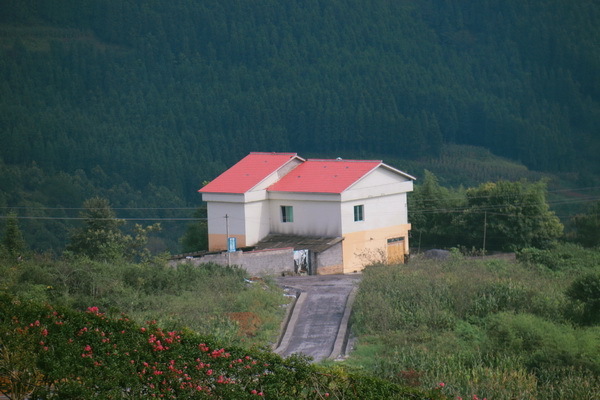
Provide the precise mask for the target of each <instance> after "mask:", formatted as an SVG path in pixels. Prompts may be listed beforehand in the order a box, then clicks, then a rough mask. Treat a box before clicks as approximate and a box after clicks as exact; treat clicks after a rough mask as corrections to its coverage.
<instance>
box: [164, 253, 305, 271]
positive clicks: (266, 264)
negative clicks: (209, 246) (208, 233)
mask: <svg viewBox="0 0 600 400" xmlns="http://www.w3.org/2000/svg"><path fill="white" fill-rule="evenodd" d="M186 262H187V263H191V264H192V265H200V264H206V263H215V264H219V265H228V264H229V265H237V266H239V267H241V268H243V269H245V270H246V271H248V274H250V275H252V276H266V275H284V274H286V275H287V274H293V273H294V249H293V248H291V247H290V248H285V249H273V250H258V251H246V252H243V251H236V252H234V253H226V252H223V253H216V254H207V255H204V256H201V257H188V258H183V259H179V260H174V261H171V265H172V266H176V265H177V264H182V263H186Z"/></svg>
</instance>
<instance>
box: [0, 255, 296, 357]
mask: <svg viewBox="0 0 600 400" xmlns="http://www.w3.org/2000/svg"><path fill="white" fill-rule="evenodd" d="M0 274H1V275H2V276H3V280H2V283H0V289H2V290H6V291H7V292H9V293H12V294H15V295H17V296H19V297H20V298H22V299H29V300H34V301H39V302H50V303H52V304H57V305H62V306H67V307H71V308H74V309H78V310H86V309H87V308H88V307H91V306H94V307H99V308H100V309H101V310H102V312H108V313H109V314H112V315H118V314H119V313H125V314H127V315H129V316H130V317H132V318H134V319H135V320H136V321H138V322H139V323H144V322H145V321H148V320H157V322H158V323H159V324H160V325H161V326H163V327H165V328H172V329H181V328H189V329H191V330H193V331H195V332H197V333H199V334H204V335H211V336H215V337H217V338H218V339H220V340H223V341H226V342H227V343H230V344H232V345H244V346H268V345H270V344H271V343H273V342H274V341H276V340H277V337H278V335H279V328H280V324H281V320H282V319H283V316H284V313H285V308H284V304H287V303H288V301H289V300H288V298H286V297H284V296H283V292H282V289H281V288H280V287H278V286H277V285H276V284H275V283H274V282H271V281H269V280H261V281H254V282H252V281H250V280H249V279H248V278H249V276H248V275H247V273H246V272H245V271H244V270H242V269H239V268H235V267H222V266H218V265H212V264H206V265H202V266H200V267H192V266H189V265H182V266H180V267H178V268H171V267H169V266H167V265H166V262H165V261H164V260H161V259H155V260H154V261H153V262H148V263H142V264H135V263H129V262H125V261H119V262H100V261H91V260H88V259H85V258H77V259H59V260H56V259H51V258H45V257H43V256H34V257H33V258H32V259H29V260H24V261H21V262H9V261H7V260H3V261H2V262H0ZM250 282H252V283H250Z"/></svg>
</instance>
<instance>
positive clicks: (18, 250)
mask: <svg viewBox="0 0 600 400" xmlns="http://www.w3.org/2000/svg"><path fill="white" fill-rule="evenodd" d="M1 244H2V250H3V252H4V253H5V254H6V255H7V256H8V257H10V258H18V257H22V256H23V254H24V253H25V252H26V251H27V244H26V242H25V239H23V234H22V233H21V230H20V229H19V223H18V221H17V214H16V213H10V214H9V215H8V219H7V221H6V228H5V230H4V236H3V237H2V243H1Z"/></svg>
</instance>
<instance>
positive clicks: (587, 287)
mask: <svg viewBox="0 0 600 400" xmlns="http://www.w3.org/2000/svg"><path fill="white" fill-rule="evenodd" d="M566 294H567V296H568V297H569V299H571V300H572V301H573V302H575V303H578V304H580V305H581V308H582V310H581V313H580V314H579V315H577V316H576V318H575V319H576V320H578V322H580V323H581V324H583V325H595V324H600V270H599V271H598V272H592V273H588V274H585V275H582V276H580V277H578V278H577V279H575V280H574V281H573V283H572V284H571V286H569V288H568V289H567V292H566Z"/></svg>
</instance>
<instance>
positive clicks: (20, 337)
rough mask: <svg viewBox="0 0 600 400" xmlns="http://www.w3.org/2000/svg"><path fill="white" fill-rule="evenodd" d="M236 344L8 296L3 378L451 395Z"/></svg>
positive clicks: (81, 392) (118, 389)
mask: <svg viewBox="0 0 600 400" xmlns="http://www.w3.org/2000/svg"><path fill="white" fill-rule="evenodd" d="M226 347H227V348H224V347H223V345H222V344H221V343H219V342H217V341H215V340H214V339H213V338H211V337H203V336H200V335H198V334H196V333H193V332H191V331H189V330H183V331H179V330H174V331H167V330H165V329H162V328H161V327H160V326H159V325H157V324H156V323H154V322H149V323H147V324H146V325H139V324H137V323H135V322H133V321H131V320H129V319H128V318H127V317H126V316H124V315H120V316H115V317H111V316H108V315H106V314H105V313H103V312H101V310H99V309H98V307H89V308H88V310H87V311H86V312H77V311H73V310H70V309H66V308H61V307H52V306H50V305H42V304H41V303H38V302H28V301H21V300H19V299H18V298H16V297H13V296H9V295H7V294H0V377H5V378H6V377H8V378H9V381H8V385H7V387H5V388H3V389H2V390H3V391H8V392H12V393H13V397H11V398H14V399H23V398H24V396H26V395H27V394H28V393H32V394H31V396H32V397H34V398H36V399H64V398H73V399H91V398H95V399H116V398H127V399H148V398H167V399H253V398H270V399H325V398H332V399H364V398H369V399H394V398H397V399H425V398H427V399H443V398H445V397H444V396H442V395H441V394H440V393H439V390H435V389H434V390H430V391H420V390H416V389H411V388H408V387H404V386H401V385H398V384H394V383H391V382H387V381H385V380H382V379H379V378H375V377H371V376H366V375H364V374H358V373H355V372H349V371H347V370H344V369H342V368H324V367H319V366H315V365H312V364H310V363H309V362H308V360H306V359H304V358H302V357H296V356H292V357H289V358H287V359H282V358H280V357H279V356H277V355H275V354H273V353H271V352H268V351H260V350H248V349H243V348H240V347H235V346H232V347H229V346H226Z"/></svg>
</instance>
